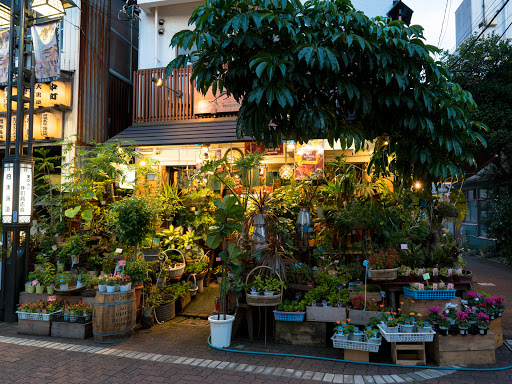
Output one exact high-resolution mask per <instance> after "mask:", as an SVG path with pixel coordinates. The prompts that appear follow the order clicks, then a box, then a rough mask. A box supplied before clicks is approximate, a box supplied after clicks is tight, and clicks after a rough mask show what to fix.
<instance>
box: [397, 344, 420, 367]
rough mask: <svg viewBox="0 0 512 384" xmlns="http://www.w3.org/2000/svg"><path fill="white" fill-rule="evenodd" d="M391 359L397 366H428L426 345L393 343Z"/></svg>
mask: <svg viewBox="0 0 512 384" xmlns="http://www.w3.org/2000/svg"><path fill="white" fill-rule="evenodd" d="M391 358H392V359H393V363H395V364H397V365H427V363H426V360H425V343H419V342H417V343H391Z"/></svg>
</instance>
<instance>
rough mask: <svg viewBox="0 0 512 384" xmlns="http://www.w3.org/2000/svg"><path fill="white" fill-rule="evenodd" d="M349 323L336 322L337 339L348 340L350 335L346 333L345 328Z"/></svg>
mask: <svg viewBox="0 0 512 384" xmlns="http://www.w3.org/2000/svg"><path fill="white" fill-rule="evenodd" d="M346 325H347V323H346V322H345V321H339V320H338V321H336V325H335V326H334V329H333V331H334V335H335V337H336V338H337V339H340V340H348V336H349V335H348V333H346V332H345V326H346Z"/></svg>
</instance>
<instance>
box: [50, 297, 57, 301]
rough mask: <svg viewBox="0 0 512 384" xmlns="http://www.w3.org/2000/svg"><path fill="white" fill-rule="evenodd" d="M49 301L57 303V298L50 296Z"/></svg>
mask: <svg viewBox="0 0 512 384" xmlns="http://www.w3.org/2000/svg"><path fill="white" fill-rule="evenodd" d="M48 301H57V296H48Z"/></svg>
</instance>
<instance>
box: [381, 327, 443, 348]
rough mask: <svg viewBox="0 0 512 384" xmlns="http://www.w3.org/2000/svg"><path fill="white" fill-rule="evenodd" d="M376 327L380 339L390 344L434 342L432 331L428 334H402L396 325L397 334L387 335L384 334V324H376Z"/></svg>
mask: <svg viewBox="0 0 512 384" xmlns="http://www.w3.org/2000/svg"><path fill="white" fill-rule="evenodd" d="M377 326H378V327H379V331H380V334H381V335H382V337H383V338H384V339H386V341H388V342H390V343H397V342H400V343H413V342H431V341H432V340H434V335H435V334H436V333H435V332H434V331H429V332H428V333H418V332H412V333H402V332H400V330H401V327H400V325H398V333H389V332H386V326H385V325H384V324H378V325H377Z"/></svg>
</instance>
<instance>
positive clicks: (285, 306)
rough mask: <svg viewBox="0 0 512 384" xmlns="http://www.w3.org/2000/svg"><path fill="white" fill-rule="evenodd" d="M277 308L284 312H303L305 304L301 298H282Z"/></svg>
mask: <svg viewBox="0 0 512 384" xmlns="http://www.w3.org/2000/svg"><path fill="white" fill-rule="evenodd" d="M277 310H278V311H284V312H304V311H305V310H306V304H305V302H304V301H303V300H301V301H292V300H284V301H283V302H282V303H281V304H279V306H278V307H277Z"/></svg>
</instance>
